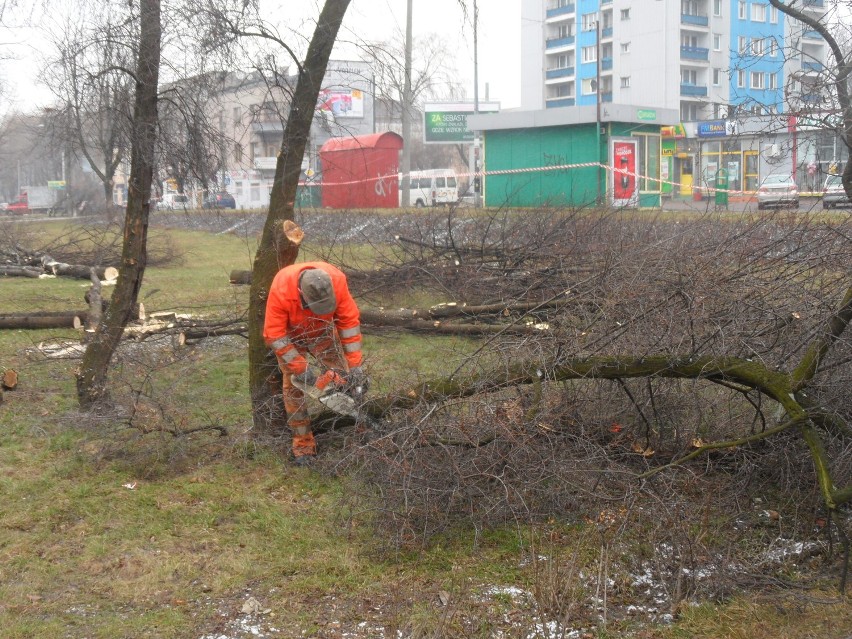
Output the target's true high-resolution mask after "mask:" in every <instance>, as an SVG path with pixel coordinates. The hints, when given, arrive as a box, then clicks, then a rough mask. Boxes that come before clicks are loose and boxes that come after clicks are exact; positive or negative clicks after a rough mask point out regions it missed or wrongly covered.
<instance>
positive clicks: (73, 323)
mask: <svg viewBox="0 0 852 639" xmlns="http://www.w3.org/2000/svg"><path fill="white" fill-rule="evenodd" d="M138 315H139V314H138V312H137V313H134V314H133V315H132V316H131V319H134V320H135V319H138V318H139V317H138ZM88 317H89V312H88V311H34V312H32V313H4V314H2V315H0V329H4V328H12V329H37V328H81V327H82V326H84V325H85V324H86V321H87V320H88Z"/></svg>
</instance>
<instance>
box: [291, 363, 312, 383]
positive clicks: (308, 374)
mask: <svg viewBox="0 0 852 639" xmlns="http://www.w3.org/2000/svg"><path fill="white" fill-rule="evenodd" d="M293 381H294V382H296V383H298V384H304V385H305V386H314V385H315V384H316V383H317V374H316V373H315V372H314V371H313V370H312V369H311V367H310V366H308V367H307V368H305V371H304V372H303V373H296V374H295V375H293Z"/></svg>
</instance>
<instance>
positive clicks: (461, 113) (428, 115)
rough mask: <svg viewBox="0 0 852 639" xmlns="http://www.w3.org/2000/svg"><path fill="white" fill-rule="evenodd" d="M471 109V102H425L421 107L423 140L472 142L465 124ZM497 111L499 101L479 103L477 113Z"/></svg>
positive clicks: (455, 142)
mask: <svg viewBox="0 0 852 639" xmlns="http://www.w3.org/2000/svg"><path fill="white" fill-rule="evenodd" d="M473 111H474V108H473V102H439V103H431V104H430V103H427V104H425V105H424V107H423V118H424V122H423V142H425V143H426V144H458V143H459V142H473V131H471V130H470V129H469V128H468V126H467V117H468V116H469V115H471V114H472V113H473ZM499 111H500V103H499V102H480V103H479V111H478V112H479V113H497V112H499Z"/></svg>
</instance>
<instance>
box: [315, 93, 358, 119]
mask: <svg viewBox="0 0 852 639" xmlns="http://www.w3.org/2000/svg"><path fill="white" fill-rule="evenodd" d="M319 110H320V111H326V112H328V113H331V114H333V115H334V117H335V118H363V117H364V92H363V91H360V90H359V89H323V90H322V91H320V93H319Z"/></svg>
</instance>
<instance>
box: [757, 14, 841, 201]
mask: <svg viewBox="0 0 852 639" xmlns="http://www.w3.org/2000/svg"><path fill="white" fill-rule="evenodd" d="M769 3H770V4H771V5H772V6H773V7H775V8H777V9H778V10H779V11H781V12H782V13H784V14H786V15H787V16H789V17H791V18H793V19H794V20H797V21H798V22H799V23H801V24H802V25H806V26H807V27H809V28H811V29H813V30H814V31H816V32H817V33H819V35H820V36H822V38H823V39H824V40H825V42H826V44H828V48H829V50H830V51H831V59H832V61H833V64H830V65H829V67H828V68H827V69H826V74H827V76H826V77H827V79H826V82H825V84H826V85H827V87H826V88H828V89H830V90H831V93H832V97H833V98H834V99H836V100H837V110H836V112H835V113H831V114H829V115H831V116H832V122H827V123H826V126H827V127H830V128H831V129H833V130H836V131H837V134H838V135H839V136H840V138H841V140H842V141H843V144H845V145H846V148H847V149H852V100H850V96H849V74H850V72H852V51H850V50H849V49H848V48H847V49H846V50H844V48H843V46H841V43H840V42H838V39H837V38H836V37H835V33H833V32H832V29H831V25H830V24H829V23H828V21H827V20H825V19H822V20H820V19H817V18H815V17H814V16H813V15H810V14H808V13H806V12H805V11H804V10H803V9H802V4H801V3H799V4H797V3H796V2H795V1H792V2H782V1H781V0H769ZM838 4H842V3H838ZM826 15H829V14H826ZM816 62H819V63H822V62H823V61H822V60H818V61H816ZM825 115H826V114H825V113H822V112H819V113H817V116H818V117H824V116H825ZM834 120H839V124H837V125H834V124H833V121H834ZM842 180H843V188H844V189H845V191H846V193H847V195H848V196H849V197H852V162H847V163H846V166H845V167H844V169H843V177H842Z"/></svg>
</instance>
